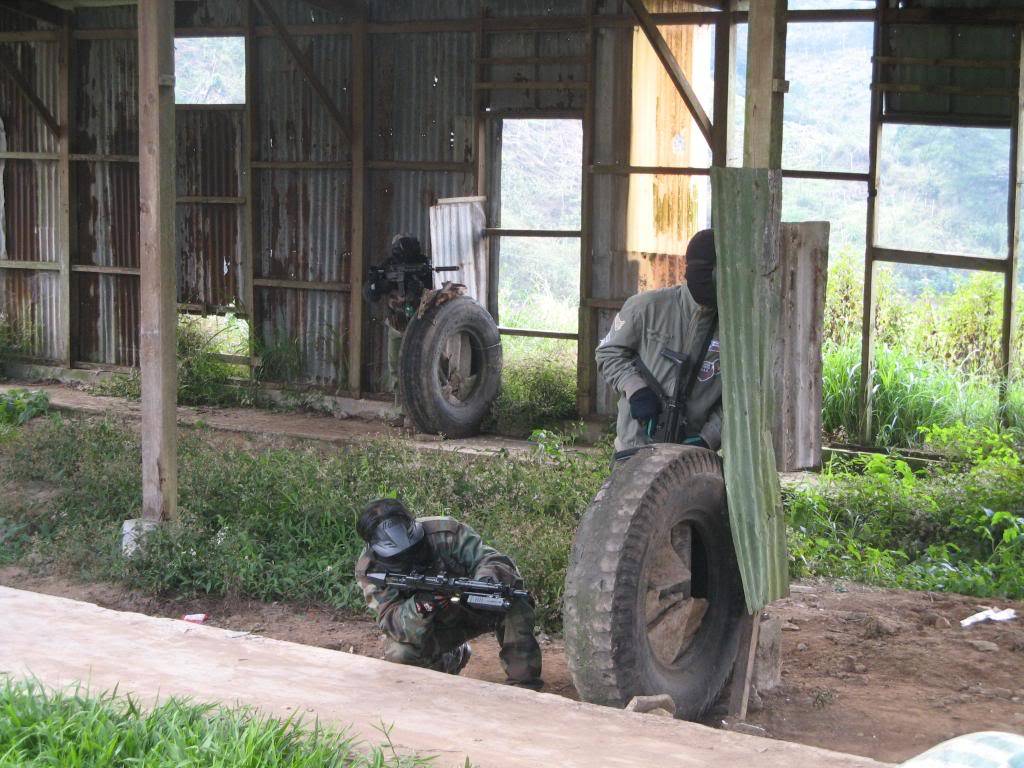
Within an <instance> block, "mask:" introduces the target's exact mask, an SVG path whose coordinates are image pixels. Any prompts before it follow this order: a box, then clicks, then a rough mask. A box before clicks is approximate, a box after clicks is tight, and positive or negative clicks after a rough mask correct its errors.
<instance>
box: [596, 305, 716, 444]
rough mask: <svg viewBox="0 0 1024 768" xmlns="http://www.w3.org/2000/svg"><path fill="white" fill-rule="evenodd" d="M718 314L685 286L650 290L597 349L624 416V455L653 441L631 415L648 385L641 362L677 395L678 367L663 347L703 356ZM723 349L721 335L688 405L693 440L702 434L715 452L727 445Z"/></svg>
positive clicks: (620, 427)
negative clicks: (637, 397) (632, 402)
mask: <svg viewBox="0 0 1024 768" xmlns="http://www.w3.org/2000/svg"><path fill="white" fill-rule="evenodd" d="M713 316H714V311H713V310H711V309H708V308H706V307H702V306H701V305H700V304H698V303H697V302H696V301H694V299H693V296H691V295H690V290H689V289H688V288H687V287H686V286H685V285H677V286H675V287H672V288H662V289H661V290H657V291H647V292H646V293H641V294H637V295H636V296H633V297H631V298H630V299H629V300H628V301H627V302H626V303H625V304H624V305H623V307H622V311H621V312H619V314H618V315H616V316H615V321H614V322H613V323H612V329H611V331H610V332H609V333H608V335H607V336H606V337H605V338H604V340H603V341H602V342H601V344H600V346H599V347H598V348H597V368H598V370H599V371H600V372H601V375H602V376H603V377H604V380H605V381H606V382H608V385H609V386H610V387H612V388H613V389H614V390H615V391H616V392H619V393H621V394H622V397H621V398H620V399H619V418H618V423H617V425H616V435H615V450H617V451H624V450H626V449H628V448H637V447H639V446H642V445H647V444H648V443H650V442H651V440H650V438H648V437H647V435H646V434H645V433H644V430H643V428H642V426H641V425H640V423H639V422H638V421H637V420H636V419H634V418H633V417H632V416H630V415H629V398H630V397H632V396H633V394H635V393H636V392H637V391H639V390H641V389H643V388H644V387H646V386H648V384H647V381H646V380H645V379H644V377H643V375H642V374H641V372H640V369H639V368H637V366H636V363H635V358H636V357H637V356H638V355H639V358H640V361H641V362H642V363H643V364H644V365H645V366H646V367H647V369H648V370H649V371H650V372H651V374H653V376H654V378H655V379H656V380H657V381H658V383H659V384H660V385H661V388H662V390H663V392H664V394H665V395H666V396H667V397H669V398H671V397H672V396H673V394H674V393H675V391H676V377H677V367H676V366H675V365H673V364H672V363H671V362H670V361H668V360H666V359H665V358H663V357H662V356H661V351H662V350H663V349H670V350H673V351H675V352H680V353H683V354H687V355H689V356H690V357H691V359H692V358H694V357H696V356H697V355H699V354H700V353H701V350H700V349H699V347H700V346H701V345H702V344H703V343H704V341H705V339H706V338H707V334H708V331H709V330H710V323H711V321H712V317H713ZM720 350H721V345H720V343H719V340H718V334H717V333H716V334H715V336H714V338H713V341H712V343H711V347H710V348H709V349H708V354H707V356H706V357H705V358H704V361H703V363H702V365H701V370H700V373H699V374H698V376H697V381H696V384H695V385H694V388H693V392H692V393H691V394H690V399H689V401H688V402H687V404H686V418H687V422H688V424H689V430H688V431H689V432H690V434H689V435H688V437H690V436H693V437H695V436H697V435H700V436H701V437H702V438H703V439H704V442H705V443H707V444H708V446H709V447H710V448H711V449H712V450H716V451H717V450H718V449H719V448H720V447H721V446H722V367H721V363H720Z"/></svg>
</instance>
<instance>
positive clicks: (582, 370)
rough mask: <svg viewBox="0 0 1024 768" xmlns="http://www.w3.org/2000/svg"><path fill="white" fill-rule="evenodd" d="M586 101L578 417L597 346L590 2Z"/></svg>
mask: <svg viewBox="0 0 1024 768" xmlns="http://www.w3.org/2000/svg"><path fill="white" fill-rule="evenodd" d="M586 36H587V37H586V46H587V48H586V68H587V82H588V83H589V84H590V87H589V88H587V102H586V106H585V107H584V110H583V158H582V160H583V188H582V190H581V193H580V207H581V211H580V230H581V236H580V311H579V320H578V321H577V327H576V330H577V331H578V332H579V341H578V342H577V344H576V377H577V378H576V411H577V413H578V414H579V415H580V416H582V417H584V418H585V417H587V416H589V415H590V414H591V413H593V412H594V400H595V397H594V396H595V394H596V386H595V383H596V381H597V363H596V361H595V360H594V352H593V350H594V348H595V347H596V346H597V339H596V338H595V336H596V335H597V334H596V332H595V331H596V323H595V322H594V320H595V310H594V308H593V307H592V306H591V305H590V299H591V293H592V292H593V282H594V253H593V250H594V233H593V229H594V223H593V222H594V212H593V205H594V202H593V200H594V198H593V193H594V177H593V175H592V174H591V173H590V166H591V165H593V163H594V109H595V105H594V101H595V97H594V89H595V88H596V83H595V78H596V77H597V65H596V56H597V51H596V48H597V31H596V29H595V28H594V2H593V0H591V1H590V2H588V3H587V32H586Z"/></svg>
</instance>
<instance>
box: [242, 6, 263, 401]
mask: <svg viewBox="0 0 1024 768" xmlns="http://www.w3.org/2000/svg"><path fill="white" fill-rule="evenodd" d="M242 10H243V16H244V26H245V117H244V120H245V126H244V129H243V131H242V142H243V143H244V144H245V147H244V155H243V157H244V158H245V161H244V162H245V165H244V167H243V169H242V174H243V179H242V195H243V196H244V197H245V208H244V209H243V212H242V221H243V225H242V228H243V231H244V237H245V262H244V264H243V266H242V275H243V279H244V280H245V285H244V286H242V296H241V299H242V301H243V302H244V303H245V313H246V316H247V317H248V320H249V377H250V381H253V382H255V381H256V374H257V365H258V361H257V355H256V339H257V334H256V258H257V255H258V254H257V253H256V243H257V237H256V180H255V178H254V177H253V173H254V170H255V169H254V168H253V162H254V161H255V160H258V159H259V158H258V157H257V155H256V99H258V98H259V95H258V90H257V88H256V67H257V63H256V28H255V27H256V24H255V20H254V17H255V9H254V8H253V5H252V0H244V2H243V4H242Z"/></svg>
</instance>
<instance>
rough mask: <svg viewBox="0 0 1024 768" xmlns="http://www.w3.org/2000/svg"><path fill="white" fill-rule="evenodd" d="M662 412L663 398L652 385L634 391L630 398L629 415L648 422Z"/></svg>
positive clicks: (641, 421)
mask: <svg viewBox="0 0 1024 768" xmlns="http://www.w3.org/2000/svg"><path fill="white" fill-rule="evenodd" d="M659 413H661V400H660V399H659V398H658V396H657V395H656V394H655V393H654V390H653V389H651V388H650V387H644V388H643V389H639V390H637V391H636V392H634V393H633V396H632V397H631V398H629V415H630V416H632V417H633V418H634V419H636V420H637V421H639V422H640V423H641V424H646V423H647V422H648V421H651V420H652V419H654V418H657V416H658V414H659Z"/></svg>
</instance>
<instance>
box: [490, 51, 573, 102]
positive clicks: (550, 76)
mask: <svg viewBox="0 0 1024 768" xmlns="http://www.w3.org/2000/svg"><path fill="white" fill-rule="evenodd" d="M585 50H586V36H585V35H584V34H583V33H582V32H532V31H531V32H501V33H493V34H489V35H488V36H487V54H488V56H493V57H500V58H518V57H521V58H528V57H536V56H582V55H583V54H584V53H585ZM489 77H490V78H491V81H492V82H511V81H521V80H535V81H544V82H566V83H567V84H572V83H574V82H575V83H580V82H584V81H585V80H586V71H585V68H584V67H582V66H580V65H566V64H545V65H543V66H538V65H522V64H514V65H506V64H502V65H499V66H492V67H490V73H489ZM586 101H587V94H586V91H584V90H578V89H577V90H571V89H569V88H566V89H565V90H554V89H544V90H495V91H490V92H489V102H488V104H489V106H490V108H491V109H493V110H497V111H504V110H522V109H527V110H535V109H539V110H545V109H547V110H552V111H566V110H575V111H582V110H583V108H584V106H585V105H586Z"/></svg>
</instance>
